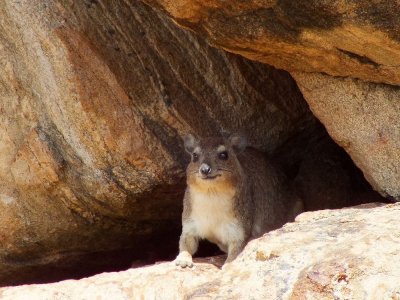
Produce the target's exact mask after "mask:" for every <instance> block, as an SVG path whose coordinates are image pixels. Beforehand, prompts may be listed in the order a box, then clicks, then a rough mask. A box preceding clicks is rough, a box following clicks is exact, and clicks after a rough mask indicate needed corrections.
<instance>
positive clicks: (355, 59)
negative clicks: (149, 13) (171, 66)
mask: <svg viewBox="0 0 400 300" xmlns="http://www.w3.org/2000/svg"><path fill="white" fill-rule="evenodd" d="M145 2H147V3H149V4H150V5H152V6H154V7H159V8H161V9H163V10H164V11H166V12H167V13H168V14H169V15H170V16H171V17H172V18H173V19H174V20H175V21H176V22H177V23H178V24H180V25H181V26H183V27H186V28H190V29H191V30H193V31H195V32H198V33H199V34H200V35H202V36H204V37H206V38H207V39H208V40H209V41H210V43H212V44H213V45H215V46H217V47H219V48H223V49H225V50H227V51H229V52H233V53H237V54H240V55H242V56H244V57H247V58H249V59H252V60H256V61H260V62H263V63H267V64H270V65H273V66H275V67H277V68H279V69H284V70H289V71H305V72H323V73H326V74H329V75H332V76H345V77H347V76H350V77H355V78H360V79H363V80H365V81H372V82H384V83H389V84H394V85H397V84H399V83H400V65H399V64H398V62H399V61H400V31H399V29H398V28H399V27H400V26H399V25H400V20H399V18H398V12H399V11H400V4H399V3H397V2H393V1H379V4H377V3H375V2H371V1H369V0H360V1H356V2H354V1H340V0H328V1H318V0H310V1H301V2H299V1H291V0H277V1H271V0H268V1H258V0H250V1H230V2H229V4H227V3H226V2H221V1H217V0H207V1H195V0H145Z"/></svg>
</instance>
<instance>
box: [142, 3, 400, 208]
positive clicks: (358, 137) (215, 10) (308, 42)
mask: <svg viewBox="0 0 400 300" xmlns="http://www.w3.org/2000/svg"><path fill="white" fill-rule="evenodd" d="M145 1H146V2H147V3H149V4H151V5H153V6H156V7H159V8H161V9H162V10H164V11H165V12H166V13H168V14H169V15H170V16H171V17H172V18H173V19H174V20H175V21H176V22H177V23H178V24H180V25H181V26H183V27H186V28H190V29H191V30H193V31H195V32H197V33H199V34H200V35H201V36H203V37H205V38H207V39H208V41H209V42H210V43H211V44H213V45H215V46H217V47H219V48H222V49H225V50H227V51H230V52H233V53H237V54H240V55H243V56H244V57H247V58H249V59H252V60H256V61H259V62H263V63H267V64H270V65H273V66H275V67H277V68H279V69H284V70H287V71H290V72H291V74H293V76H295V77H296V80H297V83H298V84H299V86H300V87H301V90H302V92H303V94H304V96H305V99H306V101H307V102H308V103H309V105H310V107H311V109H312V110H313V112H314V113H315V115H316V116H317V117H318V119H319V120H320V121H321V122H322V123H323V124H324V125H325V127H326V128H327V129H328V132H329V134H330V135H331V136H332V137H333V138H334V140H335V141H336V142H337V143H338V144H339V145H340V146H342V147H343V148H344V149H345V150H346V151H347V153H348V154H350V156H351V157H352V159H353V160H354V162H355V163H356V164H357V166H358V167H359V168H360V169H361V170H362V172H363V173H364V176H365V177H366V178H367V179H368V181H369V182H370V183H371V184H372V186H373V187H374V188H375V189H376V190H377V191H379V192H380V193H381V194H382V195H383V196H385V197H388V198H392V199H396V200H400V187H399V184H398V182H399V176H400V162H399V161H400V160H399V156H400V150H399V149H400V147H399V144H398V141H399V134H400V130H399V121H398V120H399V105H400V104H399V103H398V101H396V99H397V98H398V86H399V85H400V65H399V63H398V62H399V61H400V31H399V26H398V25H400V24H399V22H400V21H399V18H398V17H397V15H398V12H399V11H400V4H399V3H394V2H393V1H379V4H377V3H375V2H371V1H368V0H362V1H356V2H354V1H339V0H330V1H322V2H321V1H314V0H313V1H300V2H299V1H290V0H279V1H255V0H254V1H246V2H245V3H244V2H243V1H230V3H229V5H227V4H226V3H225V2H221V1H214V0H209V1H201V2H199V1H192V0H177V1H175V0H174V1H170V0H145ZM307 73H312V74H310V75H307ZM314 73H319V74H314ZM327 75H331V77H328V76H327ZM340 77H344V78H343V79H341V78H340ZM351 78H352V79H351ZM356 79H361V80H356ZM364 100H366V101H364ZM307 190H308V189H307ZM352 198H353V197H352ZM353 199H354V198H353ZM328 202H329V201H328Z"/></svg>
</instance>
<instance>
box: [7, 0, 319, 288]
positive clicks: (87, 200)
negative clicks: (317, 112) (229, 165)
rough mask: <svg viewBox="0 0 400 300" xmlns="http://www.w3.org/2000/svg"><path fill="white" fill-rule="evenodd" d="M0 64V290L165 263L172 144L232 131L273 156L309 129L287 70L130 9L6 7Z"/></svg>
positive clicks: (116, 5) (173, 195) (171, 207)
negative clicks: (158, 259)
mask: <svg viewBox="0 0 400 300" xmlns="http://www.w3.org/2000/svg"><path fill="white" fill-rule="evenodd" d="M0 66H1V70H2V72H0V73H1V74H0V98H1V99H0V112H1V113H0V123H1V124H2V126H1V127H0V150H1V157H0V241H1V242H0V285H4V284H17V283H21V282H27V281H28V282H29V281H32V280H35V281H40V280H49V277H52V276H54V277H53V278H52V279H53V280H57V278H60V277H62V276H66V275H65V274H64V273H69V272H70V270H71V269H74V268H75V269H76V268H80V270H81V271H80V272H85V271H86V272H91V271H90V270H91V268H94V269H96V270H98V269H100V270H101V269H102V268H104V264H106V265H107V266H109V267H110V266H112V267H113V268H115V266H116V265H118V266H121V264H122V265H126V264H129V263H130V261H123V262H121V261H120V262H116V261H115V260H116V259H122V256H123V255H121V252H115V251H119V250H121V251H125V252H124V253H127V252H129V251H131V252H133V253H134V254H131V256H130V259H133V258H135V259H138V258H143V256H145V257H146V256H152V254H151V252H152V251H154V250H152V249H154V248H155V249H157V250H158V251H159V252H160V253H163V255H164V256H165V257H164V258H168V255H170V254H171V252H172V253H173V254H175V252H176V247H177V235H178V234H179V230H180V213H181V201H182V200H181V199H182V193H183V190H184V172H183V169H184V165H185V163H186V159H187V158H186V156H185V153H184V150H183V147H182V146H181V137H180V136H181V135H183V134H185V133H187V132H193V133H195V134H198V135H210V134H215V132H219V131H220V130H221V129H225V130H230V131H239V130H241V131H242V132H243V133H245V134H246V135H247V136H248V137H249V140H250V141H251V142H252V143H253V144H255V145H256V146H258V147H259V148H261V149H263V150H265V151H268V152H270V153H273V152H274V151H275V150H276V149H277V148H279V147H280V146H281V145H282V144H284V143H285V142H286V141H288V140H290V139H291V137H292V136H293V135H295V134H296V133H298V132H302V131H307V130H308V128H312V127H313V126H314V125H315V124H316V121H315V119H314V117H313V116H312V114H311V113H310V111H309V109H308V107H307V105H306V103H305V102H304V101H303V98H302V96H301V93H300V91H299V90H298V88H297V86H296V84H295V82H294V80H293V79H292V78H291V77H290V75H289V74H288V73H286V72H284V71H279V70H276V69H274V68H273V67H270V66H267V65H263V64H261V63H256V62H249V61H247V60H246V59H243V58H241V57H238V56H235V55H232V54H227V53H225V52H223V51H220V50H216V49H214V48H212V47H210V46H208V45H207V44H206V43H205V42H203V41H202V40H201V39H199V38H197V37H195V36H194V35H193V34H191V33H188V32H186V31H183V30H181V29H179V28H177V27H176V26H175V25H174V24H173V23H172V22H171V21H170V20H169V19H167V18H166V17H164V16H163V15H162V14H160V13H157V12H155V11H154V10H153V9H152V8H150V7H147V6H146V5H144V4H142V3H141V2H139V1H130V2H129V3H128V2H127V1H114V2H112V3H111V2H104V3H103V2H101V3H100V2H98V1H80V2H75V1H67V2H66V1H50V2H49V1H43V0H34V1H27V0H23V1H13V0H6V1H5V2H4V3H3V4H2V5H1V6H0ZM255 128H257V130H255ZM150 242H151V243H152V244H149V243H150ZM171 245H172V246H171ZM166 248H168V249H169V250H168V251H167V250H165V249H166ZM127 249H130V250H129V251H128V250H127ZM171 249H172V250H171ZM107 251H114V252H110V253H111V256H112V257H114V261H110V260H109V259H108V258H107V255H106V253H107ZM115 253H118V255H115ZM166 253H168V254H166ZM91 254H92V256H91ZM158 255H160V254H158ZM99 257H100V258H101V259H99ZM63 274H64V275H63ZM84 274H86V275H87V273H84ZM75 276H76V275H75Z"/></svg>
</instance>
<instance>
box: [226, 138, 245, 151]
mask: <svg viewBox="0 0 400 300" xmlns="http://www.w3.org/2000/svg"><path fill="white" fill-rule="evenodd" d="M229 143H230V145H231V147H232V148H233V150H235V152H236V153H240V152H242V151H243V150H244V149H246V147H247V140H246V138H245V137H244V136H242V135H240V134H232V135H231V136H230V137H229Z"/></svg>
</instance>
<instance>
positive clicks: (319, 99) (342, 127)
mask: <svg viewBox="0 0 400 300" xmlns="http://www.w3.org/2000/svg"><path fill="white" fill-rule="evenodd" d="M293 75H294V77H295V79H296V81H297V83H298V85H299V87H300V89H301V91H302V92H303V94H304V96H305V97H306V98H307V102H308V103H309V104H310V108H311V110H312V111H313V113H314V114H315V116H317V118H318V119H320V120H321V122H322V123H323V124H324V125H325V127H326V128H327V130H328V132H329V134H330V136H332V137H333V139H334V140H335V141H336V142H337V143H338V144H339V145H340V146H342V147H343V149H345V150H346V152H347V153H349V154H350V156H351V158H352V159H353V161H354V162H355V163H356V165H357V166H358V167H359V168H360V169H361V170H363V173H364V176H365V178H366V179H367V180H368V181H369V183H370V184H371V185H372V186H373V187H374V188H375V189H376V190H377V191H379V192H380V193H381V194H382V195H384V196H386V197H392V198H394V199H396V200H400V185H399V182H400V102H399V101H398V99H399V98H400V87H397V86H390V85H384V84H374V83H366V82H363V81H361V80H357V79H352V78H333V77H331V76H327V75H322V74H308V73H293Z"/></svg>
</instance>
